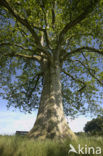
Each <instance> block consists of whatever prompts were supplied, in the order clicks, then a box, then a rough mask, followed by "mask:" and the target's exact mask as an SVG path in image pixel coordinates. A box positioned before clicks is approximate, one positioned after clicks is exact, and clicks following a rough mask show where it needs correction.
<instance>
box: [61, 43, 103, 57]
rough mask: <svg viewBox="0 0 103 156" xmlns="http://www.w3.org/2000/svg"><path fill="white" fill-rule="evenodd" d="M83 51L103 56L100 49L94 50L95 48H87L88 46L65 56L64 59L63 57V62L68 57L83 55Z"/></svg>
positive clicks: (102, 51)
mask: <svg viewBox="0 0 103 156" xmlns="http://www.w3.org/2000/svg"><path fill="white" fill-rule="evenodd" d="M83 50H88V51H86V52H90V53H91V52H92V53H94V52H96V53H98V54H101V55H103V50H99V49H96V48H93V47H87V46H86V47H81V48H77V49H75V50H73V51H71V52H70V53H66V55H64V57H63V60H66V59H67V57H68V56H71V55H73V54H75V53H81V52H82V51H83Z"/></svg>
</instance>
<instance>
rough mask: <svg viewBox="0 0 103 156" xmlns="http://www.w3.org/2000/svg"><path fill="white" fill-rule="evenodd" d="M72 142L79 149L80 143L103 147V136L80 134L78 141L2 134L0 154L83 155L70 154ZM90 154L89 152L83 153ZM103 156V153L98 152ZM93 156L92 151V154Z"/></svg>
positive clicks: (7, 155)
mask: <svg viewBox="0 0 103 156" xmlns="http://www.w3.org/2000/svg"><path fill="white" fill-rule="evenodd" d="M70 144H72V145H73V146H74V147H75V149H76V150H77V148H78V144H80V145H81V147H85V146H86V145H87V147H91V146H92V147H94V148H95V149H96V147H101V149H102V148H103V137H90V136H89V137H87V136H78V139H77V141H70V140H64V141H61V142H60V141H57V140H54V141H53V140H45V141H39V140H33V139H28V138H26V137H20V136H0V156H68V155H69V156H76V155H79V156H81V155H82V154H75V153H73V152H71V153H69V154H68V151H69V149H70V146H69V145H70ZM83 155H84V156H85V155H89V154H83ZM93 155H94V156H97V154H93ZM98 155H99V156H103V150H102V154H98ZM90 156H92V153H91V154H90Z"/></svg>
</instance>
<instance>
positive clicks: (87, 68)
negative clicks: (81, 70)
mask: <svg viewBox="0 0 103 156" xmlns="http://www.w3.org/2000/svg"><path fill="white" fill-rule="evenodd" d="M75 61H77V62H79V63H80V64H81V65H82V66H83V67H85V69H86V70H87V71H88V72H89V74H90V75H91V76H92V77H93V78H95V80H97V82H99V84H101V85H102V86H103V83H102V82H101V81H100V80H99V79H98V78H97V77H96V76H95V75H94V74H93V73H92V72H91V70H92V69H90V68H89V67H86V66H85V64H84V63H83V62H81V61H80V60H75Z"/></svg>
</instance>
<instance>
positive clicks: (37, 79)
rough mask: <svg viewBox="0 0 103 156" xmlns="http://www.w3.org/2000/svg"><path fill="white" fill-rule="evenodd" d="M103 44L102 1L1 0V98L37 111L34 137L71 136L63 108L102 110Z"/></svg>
mask: <svg viewBox="0 0 103 156" xmlns="http://www.w3.org/2000/svg"><path fill="white" fill-rule="evenodd" d="M102 42H103V1H102V0H0V77H1V79H0V87H1V88H2V90H1V96H2V97H3V98H4V99H6V100H8V107H9V106H14V107H16V108H20V109H21V110H24V111H28V112H31V110H34V109H38V115H37V120H36V122H35V125H34V127H33V128H32V130H31V131H30V133H29V136H30V137H38V138H54V137H59V138H60V137H63V136H70V137H73V136H75V135H74V133H73V132H72V131H71V130H70V129H69V127H68V124H67V122H66V120H65V116H64V112H65V114H66V115H69V116H75V115H76V114H78V113H82V114H83V113H85V112H88V111H91V112H93V113H94V112H96V113H97V112H98V111H99V113H100V111H101V112H102V110H103V109H102V107H101V105H100V103H99V104H98V103H96V102H95V101H97V98H99V95H98V94H97V91H98V90H99V91H101V90H100V86H103V81H102V80H103V71H102V67H101V64H102V60H101V57H103V43H102Z"/></svg>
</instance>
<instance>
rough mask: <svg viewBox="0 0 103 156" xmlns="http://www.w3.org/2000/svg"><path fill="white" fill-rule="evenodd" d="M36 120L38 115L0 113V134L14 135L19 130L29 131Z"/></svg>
mask: <svg viewBox="0 0 103 156" xmlns="http://www.w3.org/2000/svg"><path fill="white" fill-rule="evenodd" d="M35 119H36V113H32V114H24V113H21V112H10V111H7V112H0V134H14V133H15V132H16V131H17V130H20V131H24V130H26V131H29V130H30V129H31V128H32V127H33V124H34V122H35Z"/></svg>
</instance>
